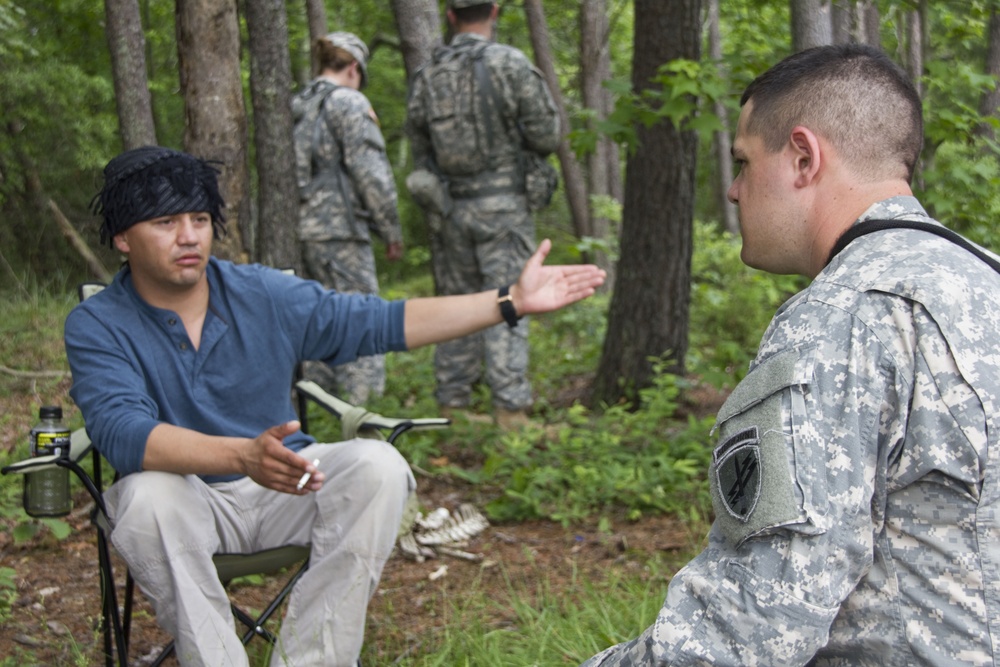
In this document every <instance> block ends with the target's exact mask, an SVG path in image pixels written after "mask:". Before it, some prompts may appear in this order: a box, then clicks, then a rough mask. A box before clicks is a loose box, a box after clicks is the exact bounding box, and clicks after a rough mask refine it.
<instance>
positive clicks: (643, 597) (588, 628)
mask: <svg viewBox="0 0 1000 667" xmlns="http://www.w3.org/2000/svg"><path fill="white" fill-rule="evenodd" d="M691 555H692V554H690V553H688V552H679V553H678V554H675V556H674V557H672V558H671V559H661V558H651V559H649V560H648V561H647V562H646V563H645V565H644V567H643V568H642V570H641V571H640V572H630V573H624V572H622V571H619V570H616V569H610V570H608V571H607V572H606V575H605V576H604V577H603V578H600V579H595V578H593V577H584V576H582V575H581V576H577V577H575V578H574V579H573V581H571V582H569V583H568V585H565V586H562V587H558V586H556V585H554V584H553V583H552V582H551V581H550V580H549V579H548V578H545V577H541V578H537V579H531V580H525V579H516V578H513V577H511V576H508V574H507V573H505V581H506V589H505V590H503V591H501V592H500V593H499V594H497V593H496V592H495V591H493V590H491V589H489V588H487V587H485V586H481V585H480V584H479V583H477V584H475V585H473V586H472V587H471V588H470V589H468V590H466V591H465V592H464V594H463V595H462V596H461V598H454V599H448V600H437V601H436V605H435V609H434V611H433V612H431V613H433V614H434V615H435V622H434V624H433V629H432V630H431V631H429V632H426V633H425V634H424V635H423V636H422V637H420V638H419V639H418V640H417V641H414V638H412V637H410V638H406V639H405V640H404V639H403V638H399V637H395V638H394V637H391V636H389V637H384V636H382V634H381V633H379V634H378V636H377V637H376V638H375V641H372V642H369V646H368V648H366V652H365V653H364V654H362V662H363V663H364V664H375V665H385V664H393V665H401V666H404V667H445V666H448V667H452V666H465V665H468V666H470V667H478V666H480V665H490V666H491V667H493V666H496V667H507V666H509V667H524V666H526V665H527V666H537V667H549V666H552V667H556V666H563V665H579V664H580V663H581V662H583V661H584V660H586V659H587V658H589V657H590V656H592V655H595V654H596V653H599V652H600V651H601V650H603V649H604V648H606V647H607V646H609V645H611V644H615V643H618V642H621V641H624V640H627V639H630V638H632V637H635V636H637V635H638V634H639V633H641V632H642V631H643V630H644V629H645V628H646V627H648V626H649V625H650V624H651V623H652V622H653V620H654V619H655V618H656V615H657V612H658V611H659V609H660V605H661V604H662V601H663V597H664V594H665V591H666V587H667V584H668V583H669V579H670V576H671V573H672V572H673V571H674V570H675V569H676V567H677V566H678V564H679V562H680V561H681V560H686V559H687V558H688V557H690V556H691ZM372 645H377V646H378V648H377V649H373V648H371V646H372Z"/></svg>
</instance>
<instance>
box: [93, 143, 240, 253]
mask: <svg viewBox="0 0 1000 667" xmlns="http://www.w3.org/2000/svg"><path fill="white" fill-rule="evenodd" d="M213 164H219V163H217V162H216V163H210V162H208V161H207V160H201V159H199V158H196V157H192V156H190V155H188V154H187V153H182V152H180V151H175V150H172V149H170V148H161V147H159V146H143V147H142V148H134V149H132V150H130V151H126V152H124V153H122V154H121V155H119V156H118V157H116V158H114V159H113V160H111V162H108V164H107V166H106V167H104V187H103V188H102V189H101V191H100V192H99V193H97V196H96V197H94V199H93V201H92V202H91V204H90V207H91V210H92V211H93V212H94V214H96V215H101V216H103V218H104V222H103V224H102V225H101V243H107V244H108V246H109V247H113V246H114V241H113V239H114V237H115V235H116V234H120V233H121V232H124V231H125V230H126V229H128V228H129V227H131V226H132V225H134V224H136V223H137V222H142V221H144V220H152V219H154V218H161V217H163V216H166V215H175V214H178V213H194V212H200V211H204V212H206V213H208V214H209V215H211V216H212V229H213V231H214V233H215V238H221V237H222V236H224V235H225V233H226V218H225V217H224V216H223V214H222V209H223V207H224V206H225V205H226V204H225V202H224V201H223V200H222V197H221V196H220V195H219V184H218V179H217V178H216V176H217V174H218V173H219V170H218V169H217V168H216V167H214V166H212V165H213Z"/></svg>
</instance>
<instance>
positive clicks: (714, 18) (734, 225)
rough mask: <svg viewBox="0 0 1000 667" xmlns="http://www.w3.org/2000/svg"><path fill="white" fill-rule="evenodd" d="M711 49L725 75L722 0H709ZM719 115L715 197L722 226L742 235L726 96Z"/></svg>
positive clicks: (720, 102)
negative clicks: (733, 196)
mask: <svg viewBox="0 0 1000 667" xmlns="http://www.w3.org/2000/svg"><path fill="white" fill-rule="evenodd" d="M708 50H709V58H711V59H712V62H714V63H715V66H716V67H718V68H719V71H720V74H722V75H725V72H724V67H725V64H724V63H723V60H722V39H721V37H720V36H719V0H708ZM715 115H716V116H718V117H719V120H720V121H721V122H722V130H719V131H717V132H715V134H714V135H713V137H712V139H713V142H712V146H713V148H714V149H715V163H716V171H717V173H718V176H717V178H716V182H715V198H716V201H718V202H719V215H720V217H721V218H722V228H723V229H724V230H726V231H727V232H729V233H730V234H732V235H734V236H739V235H740V220H739V216H738V215H737V213H736V206H735V205H734V204H733V203H732V202H731V201H729V196H728V193H729V185H730V183H731V182H732V180H733V155H732V139H731V138H730V136H729V110H728V109H726V103H725V101H723V100H722V99H717V100H715Z"/></svg>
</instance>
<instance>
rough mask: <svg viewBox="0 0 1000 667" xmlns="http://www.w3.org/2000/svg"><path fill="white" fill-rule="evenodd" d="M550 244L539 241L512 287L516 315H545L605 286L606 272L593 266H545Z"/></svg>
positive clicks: (545, 241) (546, 241) (547, 240)
mask: <svg viewBox="0 0 1000 667" xmlns="http://www.w3.org/2000/svg"><path fill="white" fill-rule="evenodd" d="M550 250H552V241H550V240H549V239H545V240H544V241H542V242H541V243H540V244H539V246H538V249H537V250H536V251H535V254H534V255H532V256H531V258H530V259H528V262H527V263H526V264H525V265H524V269H523V270H522V271H521V276H520V277H519V278H518V279H517V283H516V284H515V285H512V286H511V290H510V294H511V296H512V297H513V299H514V309H515V310H516V311H517V314H518V315H531V314H532V313H547V312H550V311H553V310H558V309H559V308H562V307H564V306H568V305H569V304H571V303H576V302H577V301H579V300H580V299H585V298H587V297H588V296H590V295H592V294H593V293H594V292H595V291H596V290H597V288H598V287H600V286H601V285H603V284H604V279H605V277H607V272H606V271H604V269H600V268H598V267H597V266H594V265H593V264H563V265H556V266H545V264H544V263H545V258H546V257H548V255H549V251H550Z"/></svg>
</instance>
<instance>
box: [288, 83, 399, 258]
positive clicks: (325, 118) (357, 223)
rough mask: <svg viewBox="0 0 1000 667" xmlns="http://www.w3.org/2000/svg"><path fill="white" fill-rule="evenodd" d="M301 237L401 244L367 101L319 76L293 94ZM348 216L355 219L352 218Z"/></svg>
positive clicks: (388, 175) (381, 145) (381, 144)
mask: <svg viewBox="0 0 1000 667" xmlns="http://www.w3.org/2000/svg"><path fill="white" fill-rule="evenodd" d="M292 116H293V118H294V120H295V124H296V146H295V154H296V155H295V157H296V172H297V180H298V186H299V195H300V198H299V202H300V203H299V240H300V241H346V240H354V241H368V240H369V238H370V237H369V230H372V231H374V232H375V233H376V234H377V235H378V236H379V237H380V238H381V239H382V240H383V241H384V242H385V243H386V244H389V243H395V242H399V241H402V238H403V233H402V229H401V227H400V224H399V213H398V211H397V195H396V182H395V180H394V179H393V175H392V168H391V167H390V165H389V160H388V157H387V156H386V153H385V140H384V139H383V138H382V132H381V131H380V130H379V127H378V123H377V121H376V118H375V114H374V112H373V110H372V106H371V104H370V103H369V102H368V98H366V97H365V96H364V95H363V94H361V93H360V92H358V91H356V90H354V89H353V88H349V87H346V86H336V85H334V84H333V83H331V82H330V81H328V80H326V79H323V78H317V79H315V80H314V81H313V82H312V83H311V84H310V85H309V86H308V87H307V88H306V89H305V90H303V91H301V92H300V93H298V94H297V95H296V96H295V97H294V98H293V99H292ZM352 218H353V219H352Z"/></svg>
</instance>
